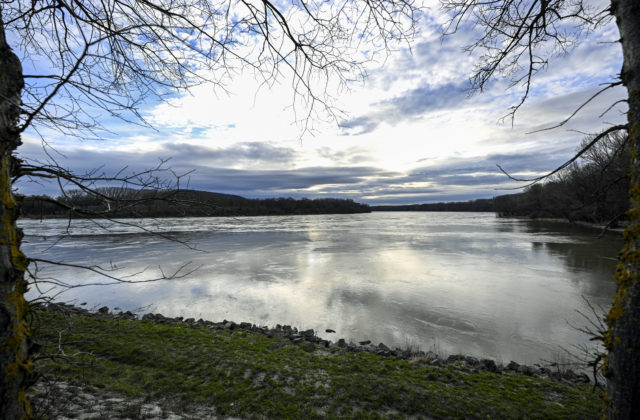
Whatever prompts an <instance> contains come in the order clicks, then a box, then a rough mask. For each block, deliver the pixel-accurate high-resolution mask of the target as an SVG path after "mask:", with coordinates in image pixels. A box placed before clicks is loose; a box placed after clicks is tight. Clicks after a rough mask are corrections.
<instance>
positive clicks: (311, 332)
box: [302, 329, 316, 337]
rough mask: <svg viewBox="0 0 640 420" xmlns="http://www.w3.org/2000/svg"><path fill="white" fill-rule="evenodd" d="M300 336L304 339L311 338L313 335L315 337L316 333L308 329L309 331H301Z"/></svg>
mask: <svg viewBox="0 0 640 420" xmlns="http://www.w3.org/2000/svg"><path fill="white" fill-rule="evenodd" d="M302 335H303V336H305V337H313V336H314V335H316V333H315V331H313V330H311V329H309V330H306V331H303V332H302Z"/></svg>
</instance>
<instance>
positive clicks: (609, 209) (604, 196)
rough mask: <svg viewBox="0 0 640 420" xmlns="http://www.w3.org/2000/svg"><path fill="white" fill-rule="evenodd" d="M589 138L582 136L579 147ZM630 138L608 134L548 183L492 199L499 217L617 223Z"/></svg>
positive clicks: (625, 200) (625, 204)
mask: <svg viewBox="0 0 640 420" xmlns="http://www.w3.org/2000/svg"><path fill="white" fill-rule="evenodd" d="M589 142H590V138H586V139H585V140H584V141H583V142H582V145H581V147H580V149H582V148H583V147H584V146H586V145H587V144H588V143H589ZM629 162H630V156H629V144H628V137H626V136H623V135H619V134H618V135H611V136H609V137H605V138H603V139H602V140H601V141H600V142H598V143H596V144H595V145H594V146H593V147H592V148H591V149H589V150H588V151H587V152H586V153H585V154H584V155H582V159H581V161H580V162H579V163H577V162H574V163H572V164H571V165H569V166H568V167H566V168H565V169H563V170H562V171H560V172H558V173H557V174H555V175H554V176H552V177H551V178H550V179H548V180H546V182H542V183H536V184H533V185H531V186H529V187H528V188H526V189H525V191H524V192H522V193H520V194H510V195H501V196H498V197H495V198H494V207H495V211H496V213H497V214H498V216H505V217H509V216H523V217H531V218H563V219H567V220H569V221H570V222H575V221H584V222H590V223H602V222H606V223H608V224H611V225H616V224H617V222H619V221H622V220H624V219H625V218H626V216H625V213H626V211H627V210H628V209H629V195H628V194H629V193H628V191H629Z"/></svg>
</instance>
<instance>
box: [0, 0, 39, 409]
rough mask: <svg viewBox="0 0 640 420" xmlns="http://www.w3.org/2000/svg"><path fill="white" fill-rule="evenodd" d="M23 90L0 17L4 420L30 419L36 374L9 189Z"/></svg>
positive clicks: (0, 400)
mask: <svg viewBox="0 0 640 420" xmlns="http://www.w3.org/2000/svg"><path fill="white" fill-rule="evenodd" d="M0 13H1V9H0ZM23 86H24V81H23V77H22V66H21V65H20V60H19V59H18V57H16V55H15V54H14V53H13V51H11V48H9V46H8V45H7V42H6V38H5V33H4V24H3V21H2V15H1V14H0V197H1V199H2V202H1V203H0V418H2V419H5V420H13V419H22V418H30V417H31V412H30V409H29V403H28V401H27V398H26V395H25V388H26V386H27V383H28V380H29V376H30V374H31V370H32V364H31V361H30V359H29V341H30V340H29V331H28V328H27V324H26V320H25V317H26V315H27V312H28V308H29V306H28V304H27V302H26V301H25V299H24V293H25V291H26V283H25V280H24V270H25V268H26V259H25V257H24V255H23V254H22V252H20V240H21V237H22V233H21V232H20V230H19V229H18V228H17V227H16V219H17V217H18V212H19V208H18V205H17V203H16V200H15V198H14V196H13V194H12V191H11V190H12V187H11V176H12V174H13V173H14V169H15V168H14V165H15V162H16V160H15V159H14V158H13V156H12V154H13V152H14V151H15V150H16V148H17V147H18V146H19V145H20V131H19V129H18V122H19V115H20V93H21V90H22V87H23Z"/></svg>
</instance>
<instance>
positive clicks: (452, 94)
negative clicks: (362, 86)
mask: <svg viewBox="0 0 640 420" xmlns="http://www.w3.org/2000/svg"><path fill="white" fill-rule="evenodd" d="M467 96H468V89H467V87H466V85H464V84H453V83H448V84H445V85H441V86H422V87H419V88H416V89H411V90H408V91H406V92H404V93H402V94H400V95H398V96H395V97H394V98H391V99H388V100H385V101H382V102H378V103H376V104H374V106H375V107H376V108H378V111H375V112H373V113H371V114H368V115H361V116H358V117H355V118H352V119H350V120H346V121H343V122H341V123H340V126H341V127H342V128H343V129H345V130H346V131H347V133H350V134H357V135H359V134H365V133H368V132H371V131H373V130H375V129H376V128H377V127H378V125H380V124H381V123H383V122H387V123H390V124H394V125H395V124H397V123H399V122H403V121H406V120H408V119H412V118H419V117H421V116H422V115H423V114H426V113H428V112H433V111H441V110H446V109H451V108H459V107H460V106H461V104H462V102H463V101H464V100H465V99H466V98H467ZM353 131H355V133H353Z"/></svg>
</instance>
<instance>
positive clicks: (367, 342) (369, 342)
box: [358, 340, 371, 346]
mask: <svg viewBox="0 0 640 420" xmlns="http://www.w3.org/2000/svg"><path fill="white" fill-rule="evenodd" d="M358 344H360V345H361V346H366V345H369V344H371V340H364V341H358Z"/></svg>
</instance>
